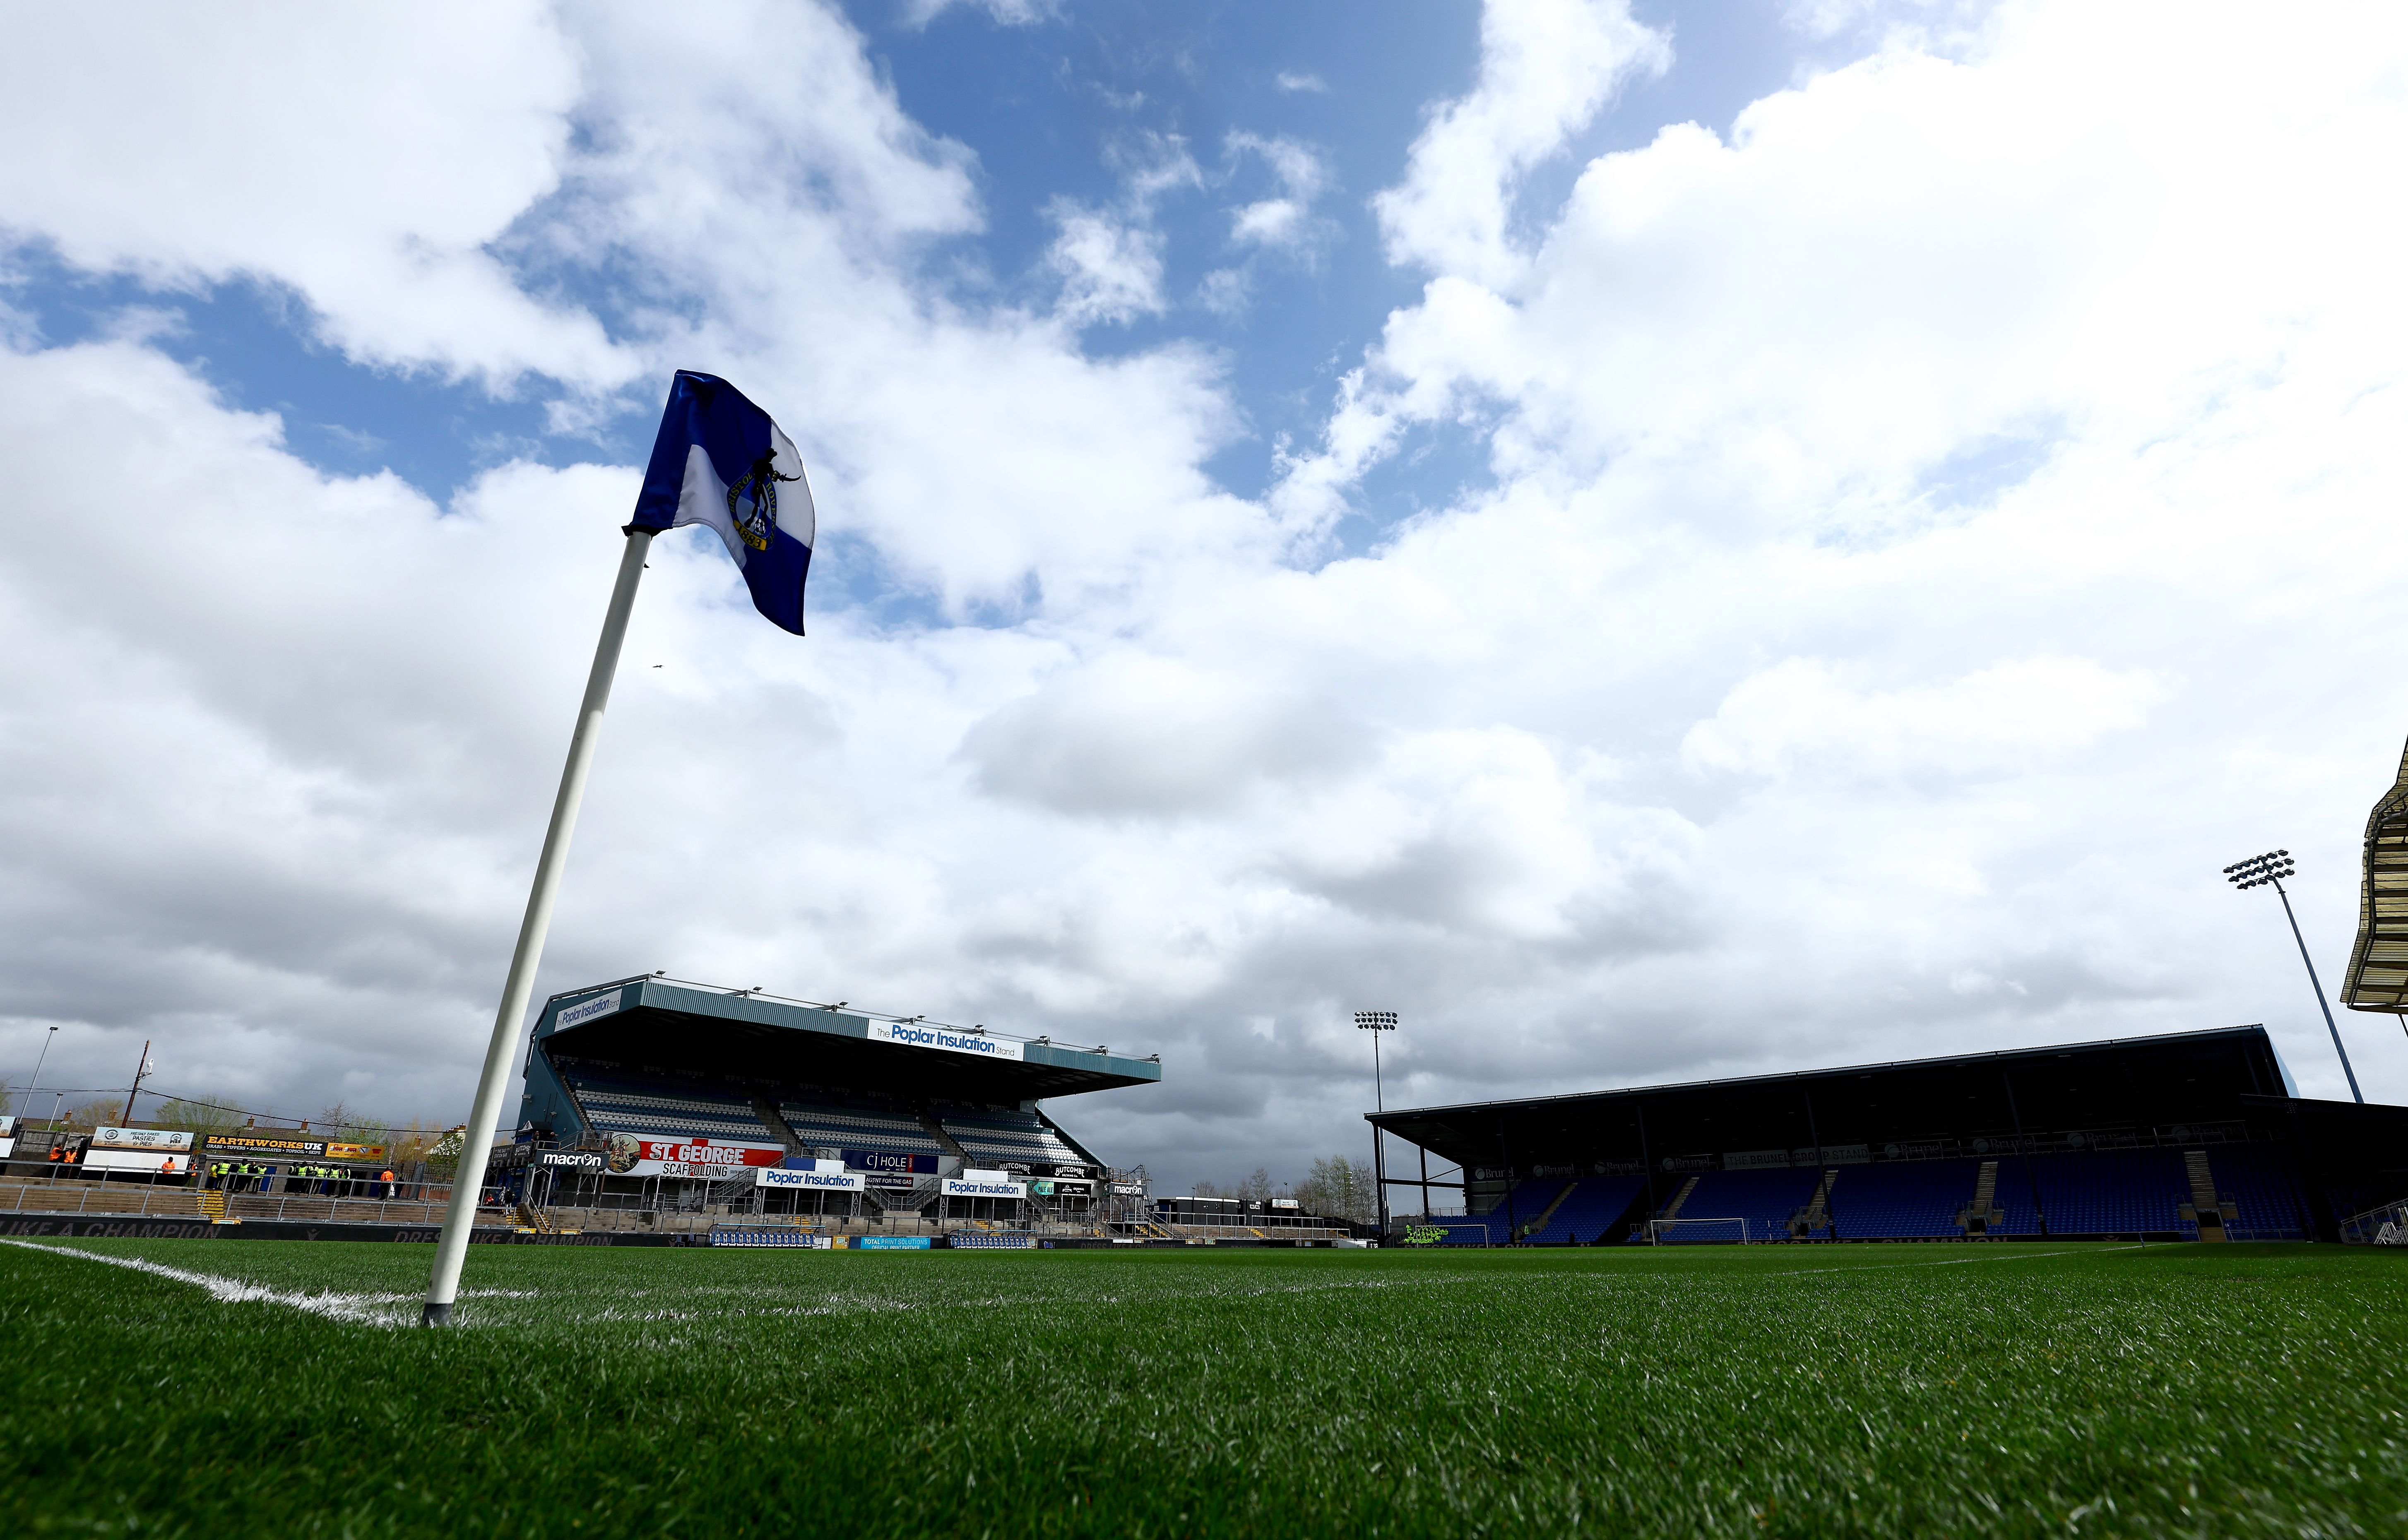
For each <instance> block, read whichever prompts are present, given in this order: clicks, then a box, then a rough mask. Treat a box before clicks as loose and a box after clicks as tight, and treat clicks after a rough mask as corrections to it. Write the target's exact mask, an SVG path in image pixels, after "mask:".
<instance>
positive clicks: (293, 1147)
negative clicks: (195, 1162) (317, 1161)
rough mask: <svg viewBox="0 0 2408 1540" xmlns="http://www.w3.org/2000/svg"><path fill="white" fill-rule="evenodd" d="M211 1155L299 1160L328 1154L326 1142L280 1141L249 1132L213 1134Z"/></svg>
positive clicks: (271, 1136)
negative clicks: (277, 1157) (278, 1157)
mask: <svg viewBox="0 0 2408 1540" xmlns="http://www.w3.org/2000/svg"><path fill="white" fill-rule="evenodd" d="M209 1153H210V1154H212V1155H265V1156H270V1157H275V1156H286V1157H290V1158H292V1159H294V1160H299V1159H301V1158H302V1157H304V1156H309V1157H312V1158H314V1157H316V1156H320V1155H323V1154H324V1153H326V1141H325V1140H323V1139H279V1138H276V1137H274V1136H273V1135H271V1134H256V1133H251V1132H248V1131H245V1132H241V1133H235V1134H210V1135H209Z"/></svg>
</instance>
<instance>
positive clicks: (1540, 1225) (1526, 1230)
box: [1513, 1182, 1580, 1240]
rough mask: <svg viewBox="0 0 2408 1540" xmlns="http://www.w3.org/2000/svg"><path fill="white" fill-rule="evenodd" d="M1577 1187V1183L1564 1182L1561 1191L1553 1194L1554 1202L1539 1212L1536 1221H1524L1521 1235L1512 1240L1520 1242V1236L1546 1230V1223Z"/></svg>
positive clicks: (1553, 1216)
mask: <svg viewBox="0 0 2408 1540" xmlns="http://www.w3.org/2000/svg"><path fill="white" fill-rule="evenodd" d="M1579 1185H1580V1184H1579V1183H1578V1182H1566V1183H1565V1184H1564V1187H1563V1191H1560V1192H1558V1193H1556V1194H1555V1199H1554V1201H1553V1202H1551V1203H1549V1204H1548V1205H1547V1206H1546V1207H1545V1208H1543V1209H1541V1211H1540V1213H1539V1217H1538V1218H1537V1219H1529V1220H1526V1221H1525V1222H1524V1223H1523V1225H1522V1232H1521V1234H1520V1235H1516V1236H1514V1237H1513V1238H1514V1239H1515V1240H1520V1239H1521V1238H1522V1235H1535V1234H1537V1233H1539V1232H1540V1231H1541V1230H1544V1229H1545V1228H1547V1221H1548V1220H1550V1219H1554V1218H1555V1210H1556V1209H1558V1208H1561V1207H1562V1206H1563V1205H1564V1200H1565V1199H1566V1198H1569V1197H1570V1196H1571V1195H1572V1189H1573V1188H1575V1187H1578V1186H1579Z"/></svg>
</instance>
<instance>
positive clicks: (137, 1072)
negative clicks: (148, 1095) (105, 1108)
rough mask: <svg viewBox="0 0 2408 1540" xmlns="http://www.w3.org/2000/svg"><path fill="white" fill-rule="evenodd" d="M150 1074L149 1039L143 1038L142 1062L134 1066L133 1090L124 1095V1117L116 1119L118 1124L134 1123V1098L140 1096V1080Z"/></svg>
mask: <svg viewBox="0 0 2408 1540" xmlns="http://www.w3.org/2000/svg"><path fill="white" fill-rule="evenodd" d="M149 1074H150V1039H149V1038H148V1037H145V1038H144V1039H142V1062H140V1063H138V1064H136V1065H135V1066H134V1089H133V1090H132V1091H127V1092H126V1093H125V1116H123V1117H122V1118H120V1119H117V1120H118V1122H119V1123H121V1124H124V1123H130V1122H132V1121H134V1098H136V1096H139V1095H141V1094H142V1078H143V1077H144V1076H147V1075H149Z"/></svg>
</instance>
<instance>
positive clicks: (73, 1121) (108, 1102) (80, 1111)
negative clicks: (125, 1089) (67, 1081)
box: [65, 1096, 125, 1134]
mask: <svg viewBox="0 0 2408 1540" xmlns="http://www.w3.org/2000/svg"><path fill="white" fill-rule="evenodd" d="M124 1110H125V1099H124V1098H123V1097H122V1096H100V1097H95V1098H94V1099H93V1100H92V1101H89V1102H79V1103H77V1104H76V1105H74V1106H71V1107H69V1108H67V1111H66V1119H65V1120H66V1126H67V1127H69V1128H71V1129H76V1130H79V1131H80V1132H82V1133H86V1134H89V1133H91V1132H92V1131H93V1129H96V1128H114V1127H116V1126H117V1115H118V1114H119V1113H121V1112H123V1111H124Z"/></svg>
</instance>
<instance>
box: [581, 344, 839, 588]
mask: <svg viewBox="0 0 2408 1540" xmlns="http://www.w3.org/2000/svg"><path fill="white" fill-rule="evenodd" d="M680 524H709V525H710V527H711V528H712V529H715V530H717V531H718V532H719V537H720V538H721V539H722V540H724V541H725V542H727V554H728V555H730V556H733V557H735V558H736V564H737V565H738V567H741V568H742V569H743V571H744V586H745V587H746V588H748V589H751V590H752V591H753V608H755V609H757V610H759V611H760V612H761V613H762V614H764V615H766V616H767V617H768V618H769V619H770V620H775V621H776V622H777V623H778V624H780V625H781V626H783V627H785V628H786V629H787V630H788V631H791V632H793V633H794V634H795V635H797V636H799V635H802V634H803V579H804V578H808V577H810V571H811V540H812V537H813V536H814V535H816V534H817V526H816V519H815V516H814V513H813V510H812V507H811V484H810V482H809V481H806V480H804V479H803V457H802V456H801V455H800V454H798V453H796V450H795V443H794V440H792V439H790V438H788V437H787V436H786V435H784V434H783V433H781V432H780V431H779V429H778V424H776V423H775V422H772V421H769V414H768V413H767V412H765V411H763V410H762V409H761V408H760V407H758V406H754V405H753V403H751V402H750V401H747V400H745V399H744V392H741V391H739V390H738V389H737V388H736V387H735V386H733V385H730V384H729V383H727V381H725V380H724V379H720V378H714V377H713V376H710V375H698V374H695V372H694V371H693V370H691V369H680V370H679V371H678V372H677V378H675V379H673V380H671V381H670V382H669V403H668V406H667V408H666V409H665V410H664V411H663V412H662V413H661V433H660V436H659V437H658V438H655V439H653V440H652V463H651V464H650V465H648V466H646V467H645V469H644V490H643V492H642V493H641V494H640V495H638V497H637V499H636V515H635V517H634V518H633V519H632V520H629V521H628V523H627V533H629V534H631V535H632V534H634V533H635V532H636V531H637V530H639V529H641V530H652V531H653V532H654V533H656V534H657V533H659V532H660V531H663V530H669V529H675V528H676V527H677V526H679V525H680Z"/></svg>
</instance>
